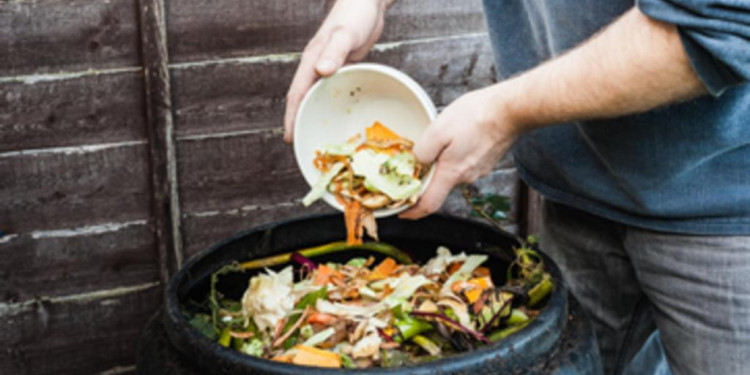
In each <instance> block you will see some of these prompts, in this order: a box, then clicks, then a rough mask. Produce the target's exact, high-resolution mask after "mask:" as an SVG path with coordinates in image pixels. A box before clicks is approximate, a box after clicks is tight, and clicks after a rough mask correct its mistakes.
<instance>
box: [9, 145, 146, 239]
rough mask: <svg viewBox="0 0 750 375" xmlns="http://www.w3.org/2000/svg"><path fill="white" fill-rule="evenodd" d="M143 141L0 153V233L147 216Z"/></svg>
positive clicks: (17, 232)
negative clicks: (1, 231) (0, 231)
mask: <svg viewBox="0 0 750 375" xmlns="http://www.w3.org/2000/svg"><path fill="white" fill-rule="evenodd" d="M147 158H148V154H147V149H146V145H145V141H133V142H129V143H121V144H105V145H91V146H81V147H72V148H64V149H55V150H27V151H21V152H9V153H0V230H3V231H4V232H5V233H8V234H22V233H28V232H32V231H39V230H54V229H60V228H80V227H86V226H90V225H97V224H101V223H117V222H128V221H133V220H142V219H143V218H145V217H148V216H149V215H150V207H149V202H150V192H149V183H148V181H149V179H148V175H149V167H148V164H147V162H146V160H147Z"/></svg>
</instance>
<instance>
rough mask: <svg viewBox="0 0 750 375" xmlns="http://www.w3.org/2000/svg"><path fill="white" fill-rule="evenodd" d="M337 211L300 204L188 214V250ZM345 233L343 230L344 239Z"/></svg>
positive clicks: (186, 229)
mask: <svg viewBox="0 0 750 375" xmlns="http://www.w3.org/2000/svg"><path fill="white" fill-rule="evenodd" d="M328 212H336V211H335V210H334V209H333V208H331V207H330V206H328V205H327V204H325V203H323V202H317V203H315V204H313V205H312V206H310V207H303V206H302V204H301V203H299V202H290V203H282V204H278V205H269V206H255V207H252V206H250V207H238V208H236V209H233V210H225V211H211V212H202V213H193V214H186V215H185V221H184V223H185V224H184V230H185V251H186V253H187V254H188V256H193V255H195V254H197V253H198V252H200V251H202V250H204V249H207V248H208V247H209V246H210V245H213V244H215V243H216V242H218V241H220V240H222V239H225V238H227V237H229V236H231V235H233V234H235V233H239V232H242V231H245V230H248V229H252V228H253V227H256V226H259V225H263V224H267V223H271V222H274V221H278V220H284V219H290V218H293V217H299V216H303V215H314V214H320V213H328ZM345 235H346V233H345V232H344V228H341V236H342V237H341V238H344V236H345Z"/></svg>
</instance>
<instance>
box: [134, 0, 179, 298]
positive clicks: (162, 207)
mask: <svg viewBox="0 0 750 375" xmlns="http://www.w3.org/2000/svg"><path fill="white" fill-rule="evenodd" d="M138 4H140V9H141V17H140V19H141V38H142V39H141V46H142V48H143V65H144V68H145V73H146V74H145V82H146V103H147V111H146V113H147V118H148V125H149V126H148V132H147V133H148V138H149V146H150V147H149V155H150V156H151V159H150V162H151V163H150V165H151V191H152V199H151V207H152V213H153V216H154V228H155V233H156V246H157V250H158V251H157V252H158V254H159V265H160V270H161V279H162V282H164V283H166V282H168V281H169V279H170V278H171V275H172V274H173V273H174V272H175V271H176V270H177V269H178V268H179V267H180V266H181V265H182V260H183V254H182V233H181V229H180V224H181V219H180V200H179V195H178V192H177V184H178V181H177V160H176V159H177V155H176V152H175V151H176V146H175V140H174V121H173V118H172V98H171V94H172V92H171V88H170V87H171V86H170V79H169V68H168V64H169V56H168V55H167V39H166V25H165V14H164V1H163V0H139V1H138Z"/></svg>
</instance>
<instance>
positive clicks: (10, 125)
mask: <svg viewBox="0 0 750 375" xmlns="http://www.w3.org/2000/svg"><path fill="white" fill-rule="evenodd" d="M3 56H4V55H3ZM0 58H2V57H0ZM0 92H1V93H2V94H1V95H0V153H3V152H7V151H14V150H23V149H37V148H45V147H60V146H73V145H82V144H92V143H105V142H106V143H109V142H122V141H130V140H134V139H144V138H145V137H146V136H145V120H144V119H145V116H144V108H143V99H142V92H143V76H142V73H141V72H140V71H138V70H135V71H133V70H129V71H124V72H117V73H106V72H105V73H102V74H87V75H83V76H76V75H72V76H65V75H63V76H49V77H45V78H41V77H35V78H32V77H26V78H25V79H24V78H23V77H22V78H18V79H17V80H6V81H4V82H3V81H1V80H0Z"/></svg>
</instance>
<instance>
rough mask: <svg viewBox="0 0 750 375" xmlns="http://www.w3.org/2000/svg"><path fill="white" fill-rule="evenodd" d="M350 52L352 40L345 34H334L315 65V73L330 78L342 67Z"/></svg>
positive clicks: (339, 32) (338, 32)
mask: <svg viewBox="0 0 750 375" xmlns="http://www.w3.org/2000/svg"><path fill="white" fill-rule="evenodd" d="M351 50H352V38H351V37H350V36H349V35H348V34H346V33H345V32H342V31H336V32H334V33H333V34H332V35H331V38H330V39H329V40H328V44H327V45H326V46H325V48H324V49H323V53H321V54H320V58H319V59H318V62H317V63H316V64H315V71H317V72H318V74H320V75H321V76H324V77H326V76H330V75H331V74H333V73H335V72H336V71H337V70H338V69H339V68H341V66H342V65H344V62H346V58H347V56H349V53H350V52H351Z"/></svg>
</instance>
